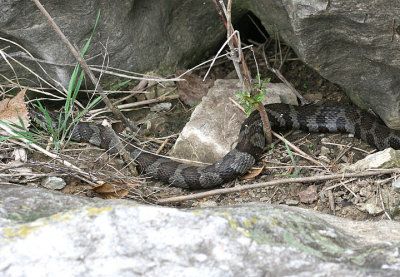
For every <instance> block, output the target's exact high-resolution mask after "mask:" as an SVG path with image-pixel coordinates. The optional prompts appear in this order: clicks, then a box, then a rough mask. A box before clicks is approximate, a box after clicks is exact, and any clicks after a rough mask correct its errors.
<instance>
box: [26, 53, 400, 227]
mask: <svg viewBox="0 0 400 277" xmlns="http://www.w3.org/2000/svg"><path fill="white" fill-rule="evenodd" d="M289 51H290V50H289ZM271 55H272V56H273V52H271ZM261 60H262V59H259V61H261ZM248 61H249V65H250V68H251V71H252V73H253V74H254V72H256V71H255V63H254V61H253V59H251V57H249V58H248ZM259 68H260V70H261V72H260V73H261V76H262V77H263V78H264V77H270V78H271V82H280V80H279V79H278V78H277V77H276V76H275V75H274V74H272V73H271V72H269V71H268V70H267V69H266V68H265V66H263V65H262V62H259ZM206 70H207V68H203V69H201V70H198V71H195V72H193V74H196V75H199V76H204V74H205V72H206ZM233 70H234V68H233V66H232V64H231V62H230V61H229V60H227V61H224V62H222V63H219V64H217V66H216V67H214V69H213V70H212V72H211V74H210V76H211V78H213V79H217V78H225V77H226V76H232V72H233ZM281 72H282V74H283V75H284V76H285V78H286V79H287V80H288V81H289V82H290V83H291V84H293V85H294V87H295V88H296V89H297V90H298V91H299V92H300V93H301V94H302V95H303V96H304V97H305V98H306V99H307V100H309V101H311V102H318V104H323V103H327V102H339V103H349V100H348V98H347V97H346V95H345V93H344V92H343V91H342V90H341V89H340V88H339V87H338V86H336V85H335V84H332V83H330V82H329V81H327V80H325V79H323V78H322V77H321V76H319V75H318V74H317V73H315V72H314V71H313V70H311V69H310V68H308V67H307V66H305V65H304V64H303V63H302V62H301V61H298V60H297V59H296V56H295V55H294V53H292V52H290V54H289V55H288V56H287V60H286V61H285V62H284V64H283V66H282V68H281ZM254 75H255V74H254ZM233 76H234V75H233ZM172 90H173V85H172ZM162 91H163V88H160V89H159V91H158V92H159V93H162ZM174 93H175V94H177V93H178V92H177V91H176V90H175V91H172V94H174ZM138 99H139V98H138ZM138 99H136V101H138ZM139 100H140V99H139ZM169 102H170V103H171V104H172V108H171V109H170V110H168V111H164V112H163V111H161V112H160V111H152V110H150V108H151V107H153V106H154V105H155V104H153V105H146V106H143V107H139V108H135V109H134V110H133V111H131V112H129V113H126V114H125V115H126V116H127V117H128V118H129V119H130V120H131V121H132V122H134V123H136V124H138V123H141V125H140V126H141V128H142V133H141V136H142V137H143V139H142V142H144V143H143V145H144V146H145V147H146V148H147V149H148V150H149V151H156V150H157V149H158V148H160V146H161V145H164V146H163V149H162V151H161V154H165V155H168V150H169V149H170V148H171V147H172V145H173V143H174V141H175V140H176V138H177V137H178V135H179V132H180V131H181V130H182V128H183V127H184V125H185V124H186V122H187V121H188V120H189V117H190V114H191V112H192V111H193V109H194V107H191V106H187V105H185V104H183V103H182V102H181V101H180V100H179V99H176V100H172V101H169ZM101 119H102V118H101V117H99V118H97V120H101ZM166 139H168V140H167V141H166ZM287 139H288V140H289V141H291V142H292V143H294V144H295V145H296V146H298V147H299V148H300V149H302V150H303V151H304V152H306V153H307V154H309V155H310V156H312V157H314V158H316V159H320V160H322V161H324V163H325V164H328V165H330V167H329V168H324V167H322V166H320V165H316V164H314V163H311V162H309V161H308V160H305V159H304V158H302V157H300V156H296V155H295V156H294V159H295V162H296V167H294V166H293V162H292V160H291V158H290V156H289V154H288V151H287V150H286V147H285V146H284V145H283V144H282V143H277V144H276V145H275V146H274V148H273V149H272V150H271V151H267V152H266V153H265V154H264V156H263V159H262V161H260V162H259V163H258V165H257V166H258V167H260V166H262V165H263V164H265V169H264V170H263V171H262V173H261V174H260V175H258V176H257V177H255V178H253V179H250V180H236V181H234V182H232V183H230V184H226V186H225V187H236V186H246V185H247V184H252V183H259V182H266V181H270V180H273V179H279V178H288V177H289V176H292V175H294V174H295V175H296V176H299V177H304V176H314V175H319V174H326V173H335V172H338V170H339V169H340V167H341V164H343V163H353V162H355V161H357V160H359V159H362V158H364V157H365V156H367V155H368V153H371V152H373V151H374V149H373V148H371V147H370V146H369V145H367V144H365V143H363V142H361V141H360V140H358V139H354V138H352V137H349V135H342V134H308V133H304V132H300V131H295V132H293V133H292V134H290V135H289V136H288V137H287ZM349 145H351V146H352V148H351V149H350V150H348V151H344V150H346V149H348V148H349V147H348V146H349ZM343 152H344V154H343V155H342V153H343ZM62 155H64V158H65V159H66V160H69V161H71V162H73V164H75V165H77V166H79V168H81V169H82V170H83V171H85V172H90V173H91V174H92V175H93V176H96V177H97V178H99V179H101V180H103V181H104V184H103V185H101V186H97V188H94V185H93V184H90V183H88V182H87V181H85V180H82V178H81V177H79V174H78V173H77V174H75V176H73V175H71V172H70V171H68V170H64V171H62V170H56V169H60V168H58V167H56V166H49V165H53V164H55V163H52V162H51V161H49V160H48V158H45V157H43V155H41V154H39V153H38V152H33V151H30V152H29V161H30V162H31V163H32V164H33V165H32V168H33V170H34V172H36V173H39V172H40V173H42V174H44V175H46V174H52V175H57V176H60V177H62V178H64V179H65V180H66V183H67V185H66V186H65V187H64V189H62V191H63V192H64V193H68V194H74V195H82V196H88V197H103V198H120V197H122V196H123V197H125V198H128V199H133V200H135V201H139V202H142V203H149V204H155V203H156V201H157V200H158V199H163V198H168V197H174V196H180V195H189V194H192V193H193V192H191V191H187V190H184V189H179V188H174V187H169V186H167V185H165V184H163V183H160V182H155V181H152V180H149V179H144V178H139V179H138V178H136V177H127V176H132V175H131V172H130V171H129V170H128V169H127V168H126V166H125V165H124V163H123V161H122V160H121V159H120V158H118V157H110V156H109V155H108V154H106V153H104V151H103V150H101V149H98V148H96V147H93V146H91V145H87V144H80V143H72V144H71V146H70V147H68V149H65V150H64V151H63V152H62ZM38 176H40V178H42V177H43V176H42V175H38ZM40 178H37V179H31V180H25V181H24V182H23V183H25V184H27V185H29V186H40ZM392 181H393V176H389V175H384V176H379V177H374V178H371V177H369V178H353V179H345V180H342V181H324V182H317V183H292V184H284V185H279V186H269V187H265V188H259V189H252V190H244V191H241V192H236V193H229V194H221V195H216V196H210V197H206V198H201V199H196V200H186V201H183V202H178V203H173V204H168V206H173V207H179V208H192V207H209V206H219V205H234V204H241V203H247V202H266V203H272V204H284V205H292V206H299V207H304V208H309V209H314V210H318V211H321V212H324V213H328V214H335V215H337V216H341V217H346V218H351V219H357V220H381V219H387V218H388V215H389V216H390V217H391V218H393V219H396V220H398V219H399V218H400V217H399V216H398V211H397V207H398V206H399V201H400V195H399V194H397V193H395V192H394V191H393V190H392V189H391V182H392ZM128 182H130V183H131V184H132V185H131V186H127V185H126V183H128ZM122 192H123V193H122ZM371 207H372V208H371ZM385 211H386V213H385Z"/></svg>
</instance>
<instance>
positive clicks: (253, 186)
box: [157, 168, 400, 204]
mask: <svg viewBox="0 0 400 277" xmlns="http://www.w3.org/2000/svg"><path fill="white" fill-rule="evenodd" d="M392 173H400V169H399V168H392V169H380V170H371V171H365V172H359V173H341V174H330V175H317V176H311V177H299V178H286V179H280V180H273V181H270V182H264V183H256V184H251V185H248V186H238V187H233V188H225V189H215V190H211V191H207V192H201V193H194V194H191V195H184V196H177V197H170V198H165V199H160V200H158V201H157V204H166V203H173V202H182V201H186V200H193V199H199V198H204V197H209V196H213V195H221V194H227V193H233V192H240V191H245V190H249V189H258V188H265V187H271V186H277V185H285V184H291V183H311V182H321V181H326V180H332V179H343V178H360V177H367V176H375V175H382V174H392Z"/></svg>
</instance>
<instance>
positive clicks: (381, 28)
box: [250, 0, 400, 129]
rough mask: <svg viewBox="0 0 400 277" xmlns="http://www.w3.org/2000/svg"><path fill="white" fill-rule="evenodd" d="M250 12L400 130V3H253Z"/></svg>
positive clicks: (298, 0)
mask: <svg viewBox="0 0 400 277" xmlns="http://www.w3.org/2000/svg"><path fill="white" fill-rule="evenodd" d="M250 6H251V8H250V9H251V10H252V11H253V13H254V14H255V15H256V16H258V17H259V18H260V20H261V22H262V23H263V25H264V27H265V28H266V29H267V31H268V32H269V33H270V34H276V33H278V34H279V36H280V37H281V39H282V40H284V41H285V42H286V43H288V44H289V45H290V46H291V47H292V48H293V49H294V51H295V52H296V53H297V55H298V56H299V57H300V58H301V59H302V60H303V61H304V62H305V63H307V64H308V65H309V66H311V67H312V68H314V69H315V70H317V71H318V72H319V73H320V74H321V75H322V76H323V77H325V78H326V79H328V80H330V81H332V82H334V83H336V84H339V85H340V86H341V87H343V88H344V89H345V90H346V92H347V94H348V95H349V96H350V98H351V99H352V101H354V102H355V103H356V104H357V105H359V106H361V107H364V108H369V107H370V108H372V110H373V111H375V112H376V113H377V114H378V115H379V116H380V117H381V118H382V119H383V120H384V121H385V122H386V124H387V125H388V126H390V127H392V128H397V129H400V109H399V105H400V104H399V101H398V95H399V88H400V86H399V82H400V79H399V76H400V43H399V41H400V34H399V33H398V32H397V31H396V28H397V27H398V25H399V20H398V14H399V10H400V2H399V1H396V0H387V1H384V2H379V1H378V2H376V1H368V0H362V1H346V0H335V1H331V0H307V1H305V0H292V1H280V0H267V1H261V0H253V1H250Z"/></svg>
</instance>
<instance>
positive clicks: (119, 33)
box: [0, 0, 400, 129]
mask: <svg viewBox="0 0 400 277" xmlns="http://www.w3.org/2000/svg"><path fill="white" fill-rule="evenodd" d="M0 3H1V4H0V30H1V34H0V36H1V37H4V38H7V39H11V40H13V41H15V42H17V43H20V44H21V45H22V46H24V47H25V48H26V49H28V50H29V51H30V52H31V53H32V54H33V55H34V56H35V57H37V58H41V59H45V60H48V61H50V62H56V63H71V62H72V63H75V61H74V59H73V58H72V56H71V55H70V54H69V52H68V51H67V49H66V47H65V46H64V45H63V44H62V43H61V42H60V40H59V39H58V37H57V36H56V35H55V34H54V32H53V31H52V30H51V28H50V26H49V24H48V23H47V22H46V20H45V19H44V17H43V16H42V15H41V14H40V13H39V11H38V10H37V8H36V7H35V6H34V4H33V2H31V1H2V2H0ZM44 4H45V6H46V8H47V9H48V10H49V12H50V14H51V15H52V16H53V17H54V19H55V21H56V23H57V24H58V25H59V26H60V27H61V29H62V30H63V31H64V32H65V34H66V35H67V37H68V38H69V39H70V40H71V41H72V43H75V44H77V45H78V46H80V47H82V46H83V44H84V42H85V40H86V39H87V38H88V36H89V34H90V32H91V29H92V27H93V24H94V21H95V18H96V14H97V11H98V10H99V9H101V11H102V16H101V18H100V22H99V26H98V28H97V30H96V36H95V38H94V40H93V42H92V45H91V47H90V49H89V52H88V56H94V55H96V54H99V53H101V52H102V51H103V52H104V45H106V47H107V53H108V54H109V61H110V63H109V65H110V66H114V67H118V68H120V69H125V70H131V71H137V72H144V71H150V70H155V71H158V72H164V73H165V72H169V73H172V72H174V70H175V69H176V68H177V67H185V66H188V65H193V64H195V63H197V62H198V61H199V60H200V59H203V58H204V54H205V52H206V51H211V52H213V51H215V48H214V47H217V45H218V44H219V43H220V41H221V40H222V39H224V36H225V34H224V32H225V29H224V27H223V25H222V23H221V20H220V18H219V16H218V15H217V13H216V11H215V7H214V5H213V3H212V2H211V1H178V0H168V1H162V2H160V1H156V0H150V1H148V0H137V1H133V0H126V1H111V2H110V1H106V0H91V1H77V0H73V1H44ZM233 7H234V10H233V15H232V18H233V19H236V20H239V19H240V18H241V16H242V15H244V13H245V12H246V11H252V12H253V13H254V14H255V15H256V16H258V17H259V18H260V20H261V22H262V24H263V25H264V26H265V27H266V29H267V30H268V32H269V33H270V34H271V35H274V34H275V33H279V35H280V36H281V38H282V39H283V40H284V41H285V42H286V43H288V44H289V45H290V46H291V47H292V48H293V49H294V50H295V51H296V53H297V54H298V56H299V57H300V58H301V59H302V60H303V61H305V62H306V63H307V64H308V65H309V66H311V67H313V68H314V69H315V70H317V71H318V72H319V73H320V74H321V75H322V76H324V77H325V78H327V79H329V80H330V81H332V82H335V83H337V84H339V85H341V86H342V87H343V88H344V89H346V91H347V92H348V95H349V96H350V97H351V99H352V100H353V101H354V102H355V103H357V104H358V105H360V106H361V107H364V108H368V107H370V108H372V110H374V111H375V112H376V113H377V114H378V115H380V116H381V117H382V119H383V120H384V121H385V122H386V124H387V125H388V126H390V127H392V128H398V129H400V93H399V90H400V78H399V76H400V43H399V41H400V35H399V33H398V25H399V22H400V18H399V14H400V2H399V1H397V0H378V1H370V0H359V1H348V0H285V1H282V0H262V1H261V0H249V1H236V2H235V3H234V5H233ZM10 45H11V44H10V43H7V42H5V41H4V40H0V49H4V50H5V51H6V52H7V53H11V52H15V51H20V50H21V49H19V48H18V47H15V46H12V47H10V48H7V47H8V46H10ZM101 61H102V58H101V57H98V58H96V59H95V60H90V62H89V63H90V64H97V65H99V64H101ZM30 65H32V63H30ZM46 69H47V70H48V72H49V73H50V75H51V76H52V77H53V78H55V79H57V80H59V81H60V82H61V83H63V84H64V85H66V84H67V83H68V79H69V75H70V73H71V70H72V69H71V67H59V68H55V67H54V66H46ZM4 71H8V74H7V75H8V76H13V72H12V71H11V70H10V68H9V66H8V65H7V64H6V63H5V62H4V61H0V73H4ZM37 72H41V71H38V70H37ZM18 77H19V78H20V80H21V81H23V77H26V74H22V73H21V72H20V71H18ZM29 79H30V80H32V78H29ZM35 81H36V79H35V78H33V80H32V82H35ZM29 85H32V83H29Z"/></svg>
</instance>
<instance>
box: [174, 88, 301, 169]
mask: <svg viewBox="0 0 400 277" xmlns="http://www.w3.org/2000/svg"><path fill="white" fill-rule="evenodd" d="M241 89H242V88H241V86H240V83H239V82H238V80H217V81H216V82H215V84H214V87H212V88H211V89H210V90H209V92H208V94H207V95H206V96H205V97H203V100H202V101H201V103H200V104H199V105H198V106H197V107H196V109H195V110H194V111H193V113H192V116H191V118H190V121H189V122H188V123H187V124H186V126H185V128H183V130H182V132H181V134H180V136H179V138H178V140H177V141H176V143H175V145H174V148H173V149H172V151H171V153H170V154H171V155H172V156H175V157H178V158H184V159H188V160H194V161H200V162H209V163H214V162H217V161H219V160H220V159H221V158H222V157H223V156H225V154H226V153H228V152H229V151H230V150H231V149H232V148H233V146H234V143H235V141H236V140H237V138H238V135H239V131H240V126H241V125H242V123H243V121H244V120H245V118H246V115H245V114H244V113H243V112H242V111H241V110H240V109H238V107H237V106H236V105H235V104H233V103H232V102H231V101H229V98H232V99H235V100H237V98H236V94H237V93H238V92H239V91H240V90H241ZM266 90H267V95H268V97H265V98H264V100H263V103H264V104H272V103H286V104H292V105H296V104H297V100H296V96H295V95H294V94H293V93H292V91H291V90H290V89H289V88H288V87H287V86H286V85H284V84H267V87H266Z"/></svg>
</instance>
